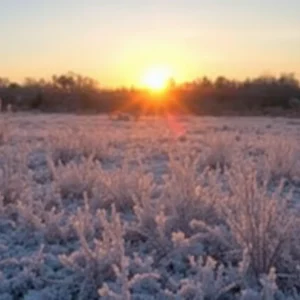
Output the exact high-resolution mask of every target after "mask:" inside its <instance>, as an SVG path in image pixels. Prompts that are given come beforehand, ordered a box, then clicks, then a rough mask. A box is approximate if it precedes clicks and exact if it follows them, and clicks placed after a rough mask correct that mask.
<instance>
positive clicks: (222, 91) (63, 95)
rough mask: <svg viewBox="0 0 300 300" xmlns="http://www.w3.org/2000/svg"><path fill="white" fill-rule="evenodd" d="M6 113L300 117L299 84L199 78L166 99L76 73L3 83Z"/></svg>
mask: <svg viewBox="0 0 300 300" xmlns="http://www.w3.org/2000/svg"><path fill="white" fill-rule="evenodd" d="M0 98H1V100H2V107H3V109H4V110H5V108H6V107H8V106H12V107H13V108H14V109H16V110H39V111H44V112H83V113H85V112H91V113H93V112H95V113H111V112H113V111H116V110H123V111H125V112H141V113H145V114H149V113H150V114H151V113H154V112H156V113H157V112H166V111H167V112H180V113H193V114H212V115H214V114H215V115H221V114H229V113H233V114H251V113H255V114H268V113H269V112H272V111H278V112H279V113H283V112H292V111H294V112H296V111H300V101H299V100H298V99H300V84H299V80H298V79H297V78H296V77H295V76H294V74H283V75H281V76H278V77H275V76H260V77H257V78H248V79H246V80H232V79H228V78H226V77H223V76H219V77H217V78H216V79H209V78H207V77H202V78H198V79H196V80H194V81H191V82H185V83H180V84H177V83H176V82H175V81H174V80H173V79H170V80H169V83H168V86H167V88H166V90H165V91H164V92H163V93H154V92H152V91H149V90H146V89H141V88H134V87H132V88H125V87H124V88H115V89H111V88H105V87H102V86H101V85H99V83H98V82H97V81H95V80H94V79H92V78H89V77H86V76H82V75H79V74H76V73H73V72H68V73H66V74H61V75H53V76H52V77H51V78H50V79H49V80H45V79H32V78H27V79H25V80H24V81H23V82H22V83H16V82H11V81H10V80H9V79H6V78H4V77H3V78H0Z"/></svg>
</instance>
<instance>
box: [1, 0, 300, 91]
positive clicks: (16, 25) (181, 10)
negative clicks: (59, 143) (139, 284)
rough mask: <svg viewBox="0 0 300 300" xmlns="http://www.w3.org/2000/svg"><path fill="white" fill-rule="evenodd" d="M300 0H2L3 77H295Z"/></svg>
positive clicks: (120, 80)
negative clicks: (161, 70)
mask: <svg viewBox="0 0 300 300" xmlns="http://www.w3.org/2000/svg"><path fill="white" fill-rule="evenodd" d="M299 13H300V1H299V0H202V1H201V0H148V1H146V0H106V1H104V0H43V1H42V0H1V1H0V77H9V78H10V79H11V80H16V81H21V80H22V79H23V78H25V77H38V78H39V77H45V78H48V77H50V76H51V75H52V74H60V73H64V72H67V71H74V72H76V73H80V74H83V75H87V76H90V77H93V78H96V79H97V80H98V81H99V82H100V84H102V85H105V86H129V85H138V84H139V81H140V79H141V77H142V76H143V73H145V72H146V70H147V69H149V68H152V67H153V66H162V65H163V66H167V67H168V68H170V69H171V70H172V74H173V76H174V78H175V80H176V81H178V82H180V81H186V80H192V79H195V78H197V77H201V76H204V75H207V76H209V77H215V76H217V75H225V76H227V77H230V78H239V79H242V78H245V77H253V76H259V75H262V74H274V75H279V74H280V73H282V72H292V73H295V74H296V76H297V77H300V18H299Z"/></svg>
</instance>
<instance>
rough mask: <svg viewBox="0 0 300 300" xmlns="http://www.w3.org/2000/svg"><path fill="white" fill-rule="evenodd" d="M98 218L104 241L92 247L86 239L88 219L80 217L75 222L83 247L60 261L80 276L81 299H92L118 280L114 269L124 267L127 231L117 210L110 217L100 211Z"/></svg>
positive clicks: (113, 210) (96, 242)
mask: <svg viewBox="0 0 300 300" xmlns="http://www.w3.org/2000/svg"><path fill="white" fill-rule="evenodd" d="M97 218H99V221H100V223H101V226H102V227H103V230H102V232H101V237H100V238H98V239H94V241H93V242H92V243H91V245H89V243H88V241H87V239H86V236H85V233H86V224H85V219H84V216H82V214H80V215H79V217H78V218H76V219H75V220H74V226H75V229H76V231H77V234H78V238H79V240H80V245H81V247H80V249H79V250H77V251H75V252H73V253H71V254H70V255H62V256H61V257H60V259H61V261H62V263H63V264H64V265H66V266H67V267H69V268H71V269H72V270H74V271H75V272H78V276H79V282H78V284H79V285H80V292H79V299H93V297H95V295H96V293H97V289H98V288H99V287H101V286H102V284H103V283H104V282H105V281H110V280H114V279H115V278H116V274H115V272H114V266H115V265H116V266H121V262H122V259H123V257H124V255H125V252H124V251H125V250H124V240H123V235H124V230H123V226H122V224H121V220H120V216H119V215H118V214H117V213H116V210H115V208H114V207H112V212H111V216H108V214H107V213H106V212H105V211H99V213H98V214H97ZM88 297H90V298H88Z"/></svg>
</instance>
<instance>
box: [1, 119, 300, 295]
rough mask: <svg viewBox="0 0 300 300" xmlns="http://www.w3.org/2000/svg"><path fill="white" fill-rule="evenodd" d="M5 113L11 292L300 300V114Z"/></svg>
mask: <svg viewBox="0 0 300 300" xmlns="http://www.w3.org/2000/svg"><path fill="white" fill-rule="evenodd" d="M0 121H1V132H0V192H1V198H0V277H1V280H0V299H1V300H2V299H8V300H10V299H26V300H33V299H45V300H48V299H49V300H50V299H51V300H58V299H67V300H68V299H80V300H85V299H279V298H280V299H299V297H300V296H299V294H298V293H299V292H300V284H299V282H300V268H299V266H300V265H299V262H300V248H299V247H300V241H299V234H298V230H297V229H298V226H299V209H300V207H299V200H300V151H299V150H300V120H297V119H287V118H262V117H255V118H254V117H252V118H250V117H249V118H248V117H243V118H238V117H228V118H225V117H224V118H221V117H220V118H213V117H188V116H168V117H165V118H154V117H153V118H152V117H149V118H142V119H141V120H139V121H114V120H110V119H109V117H108V116H100V115H94V116H75V115H63V114H57V115H56V114H52V115H51V114H49V115H46V114H45V115H43V114H2V115H1V116H0ZM297 297H298V298H297Z"/></svg>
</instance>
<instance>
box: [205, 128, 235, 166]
mask: <svg viewBox="0 0 300 300" xmlns="http://www.w3.org/2000/svg"><path fill="white" fill-rule="evenodd" d="M204 142H205V144H206V145H207V146H208V149H207V150H206V151H205V155H204V156H203V157H202V165H204V166H208V167H209V168H211V169H217V168H220V169H221V170H223V169H224V168H226V167H229V166H230V165H231V163H232V158H233V157H234V154H235V143H234V142H233V137H232V136H231V135H219V134H217V135H215V134H212V135H211V136H209V137H206V139H205V141H204Z"/></svg>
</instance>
